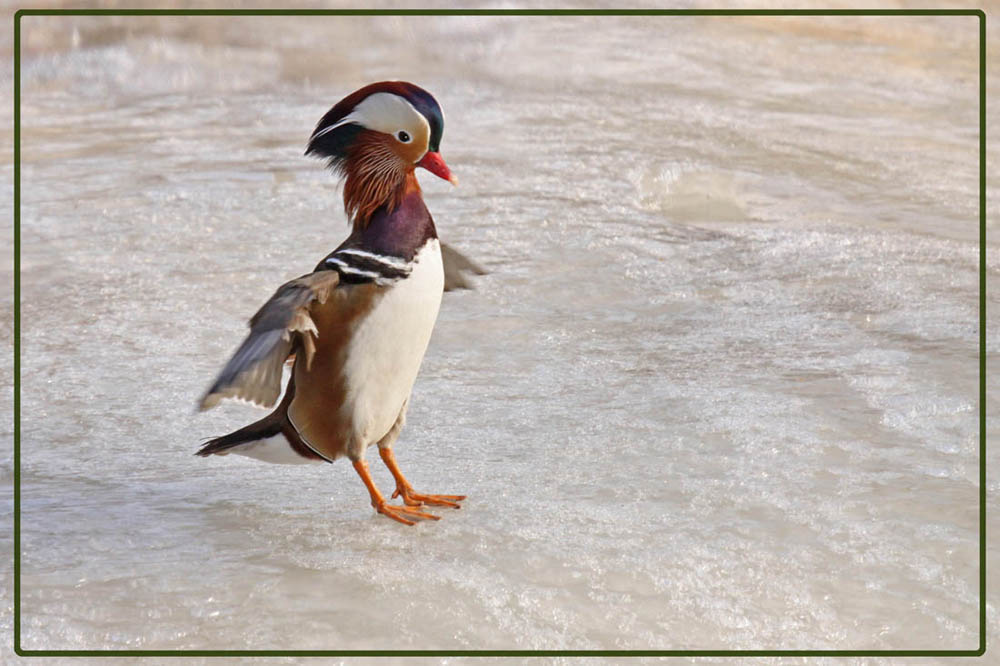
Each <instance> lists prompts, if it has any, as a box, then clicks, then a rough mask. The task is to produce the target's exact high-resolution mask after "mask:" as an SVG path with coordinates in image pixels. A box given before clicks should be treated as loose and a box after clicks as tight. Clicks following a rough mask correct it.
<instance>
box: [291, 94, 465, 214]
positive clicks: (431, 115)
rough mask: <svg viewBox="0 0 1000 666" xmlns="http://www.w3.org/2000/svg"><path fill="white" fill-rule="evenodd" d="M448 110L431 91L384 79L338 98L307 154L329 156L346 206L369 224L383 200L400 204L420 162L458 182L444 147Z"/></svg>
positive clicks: (430, 169) (431, 170) (320, 126)
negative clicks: (339, 177)
mask: <svg viewBox="0 0 1000 666" xmlns="http://www.w3.org/2000/svg"><path fill="white" fill-rule="evenodd" d="M443 132H444V114H443V113H441V107H440V106H438V103H437V100H435V99H434V97H432V96H431V94H430V93H429V92H427V91H426V90H424V89H423V88H420V87H418V86H415V85H413V84H412V83H407V82H405V81H382V82H379V83H372V84H370V85H367V86H365V87H364V88H361V89H360V90H356V91H355V92H353V93H351V94H350V95H348V96H347V97H345V98H344V99H342V100H340V101H339V102H337V103H336V104H335V105H334V106H333V108H332V109H330V110H329V111H327V112H326V115H324V116H323V118H322V119H321V120H320V121H319V124H317V125H316V129H315V130H313V133H312V136H311V137H309V145H308V146H307V147H306V155H315V156H317V157H325V158H327V159H328V165H329V166H330V167H331V168H332V169H334V170H335V171H336V172H337V173H339V174H341V175H342V176H344V178H345V179H346V181H345V183H344V206H345V207H346V209H347V215H348V217H349V218H350V219H351V220H352V221H354V222H355V224H358V223H360V224H366V223H367V221H368V219H369V218H370V217H371V215H372V213H374V212H375V210H376V209H378V208H379V207H380V206H382V205H383V204H388V205H389V206H390V207H393V206H396V205H398V204H399V201H400V199H401V198H402V195H403V194H404V193H405V192H406V191H408V189H409V188H410V187H417V185H416V179H415V178H412V175H413V172H414V169H416V167H418V166H419V167H424V168H425V169H427V170H428V171H430V172H431V173H433V174H434V175H436V176H439V177H441V178H444V179H445V180H447V181H449V182H451V183H452V184H453V185H454V184H457V182H458V180H457V179H456V178H455V176H453V175H452V173H451V170H450V169H449V168H448V165H447V164H445V162H444V159H443V158H442V157H441V153H440V152H438V151H439V148H440V145H441V135H442V133H443Z"/></svg>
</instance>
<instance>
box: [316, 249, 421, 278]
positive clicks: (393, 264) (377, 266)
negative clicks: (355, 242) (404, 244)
mask: <svg viewBox="0 0 1000 666" xmlns="http://www.w3.org/2000/svg"><path fill="white" fill-rule="evenodd" d="M323 264H324V265H325V266H326V267H327V268H330V269H332V270H335V271H337V272H338V273H340V281H341V282H345V283H348V284H359V283H363V282H374V283H375V284H377V285H379V286H383V287H384V286H388V285H390V284H393V283H394V282H397V281H399V280H403V279H405V278H406V277H408V276H409V275H410V271H412V270H413V262H408V261H406V260H405V259H402V258H401V257H394V256H391V255H386V254H376V253H374V252H369V251H367V250H359V249H357V248H344V249H342V250H337V251H336V252H334V253H333V254H331V255H330V256H329V257H327V258H326V259H325V260H324V261H323Z"/></svg>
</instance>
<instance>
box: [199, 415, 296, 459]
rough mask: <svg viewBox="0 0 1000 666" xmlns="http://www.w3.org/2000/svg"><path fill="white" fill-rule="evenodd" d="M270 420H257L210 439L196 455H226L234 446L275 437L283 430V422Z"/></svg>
mask: <svg viewBox="0 0 1000 666" xmlns="http://www.w3.org/2000/svg"><path fill="white" fill-rule="evenodd" d="M269 420H271V419H264V420H261V421H257V422H256V423H251V424H250V425H248V426H246V427H243V428H240V429H239V430H237V431H235V432H231V433H229V434H228V435H223V436H222V437H216V438H214V439H210V440H208V441H207V442H206V443H205V445H204V446H202V447H201V448H200V449H198V451H196V452H195V455H196V456H202V457H208V456H210V455H213V454H218V455H226V453H227V452H228V450H229V449H231V448H233V447H234V446H239V445H240V444H246V443H247V442H253V441H255V440H258V439H267V438H268V437H273V436H274V435H277V434H278V433H280V432H281V422H280V421H277V420H274V421H273V422H271V423H267V421H269Z"/></svg>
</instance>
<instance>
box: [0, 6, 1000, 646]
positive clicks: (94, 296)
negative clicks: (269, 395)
mask: <svg viewBox="0 0 1000 666" xmlns="http://www.w3.org/2000/svg"><path fill="white" fill-rule="evenodd" d="M22 31H23V32H22V34H23V55H24V60H23V65H22V92H23V95H22V102H21V105H22V106H21V110H22V119H23V120H22V127H23V133H22V153H21V156H22V162H21V166H22V170H21V174H22V183H23V190H22V192H23V194H22V196H23V200H22V209H21V234H22V235H21V255H20V256H21V279H22V299H21V313H22V326H21V341H22V347H21V363H22V368H21V396H22V422H21V473H22V502H23V503H22V563H23V570H22V585H23V587H22V590H23V593H22V645H23V647H25V648H28V649H99V648H131V649H175V648H187V649H435V648H437V649H534V648H537V649H560V648H576V649H580V648H593V649H712V648H715V649H719V648H729V649H778V648H789V649H791V648H795V649H820V648H823V649H855V650H863V649H973V648H975V647H977V645H978V608H979V606H978V604H979V601H978V599H979V597H978V571H979V569H978V461H979V457H978V456H979V441H978V409H979V403H978V360H977V359H978V336H979V325H978V298H979V280H978V261H979V242H978V241H979V239H978V196H977V193H978V106H977V100H978V97H977V95H978V78H977V77H978V60H977V57H978V41H977V39H978V24H977V22H976V20H975V19H973V18H969V17H954V18H933V17H909V18H893V19H883V18H847V17H843V18H797V19H789V18H746V19H728V18H704V17H701V18H699V17H663V18H657V19H651V18H582V17H581V18H561V19H554V18H548V19H540V18H468V17H434V18H416V17H406V18H402V17H396V18H393V17H380V18H363V17H358V18H205V17H202V18H148V17H127V18H126V17H100V18H85V17H73V18H70V17H59V18H41V17H28V18H26V19H24V20H23V22H22ZM995 69H996V68H995V67H994V70H995ZM383 78H402V79H409V80H412V81H414V82H417V83H419V84H420V85H423V86H425V87H426V88H428V89H429V90H431V91H432V92H433V93H434V94H435V95H436V96H437V98H438V99H439V101H440V102H441V103H442V105H443V106H444V109H445V113H446V115H447V126H446V131H445V135H444V141H443V144H442V152H443V154H444V155H445V157H446V158H447V160H448V162H449V164H450V165H451V166H452V168H453V169H454V171H455V172H456V173H457V174H458V175H459V177H460V178H461V182H462V184H461V187H459V188H457V189H454V190H453V189H451V188H450V186H448V185H447V184H445V183H442V182H437V181H432V180H431V179H430V178H424V185H425V194H426V199H427V202H428V206H429V208H430V209H431V211H432V213H433V214H434V217H435V219H436V221H437V223H438V228H439V231H440V234H441V236H442V238H443V239H444V240H445V241H447V242H450V243H452V244H453V245H455V246H456V247H458V248H459V249H460V250H462V251H463V252H465V253H467V254H468V255H469V256H471V257H472V258H473V259H475V260H476V261H477V262H479V263H481V264H483V265H484V266H485V267H486V268H488V269H489V271H490V274H489V275H487V276H484V277H482V278H478V279H477V280H476V290H475V291H466V292H457V293H451V294H448V295H446V297H445V300H444V303H443V307H442V312H441V316H440V318H439V320H438V325H437V328H436V331H435V334H434V338H433V340H432V342H431V347H430V350H429V352H428V355H427V358H426V359H425V362H424V366H423V369H422V371H421V374H420V376H419V378H418V380H417V385H416V389H415V392H414V397H413V403H412V408H411V411H410V418H409V423H408V425H407V427H406V429H405V430H404V431H403V435H402V438H401V440H400V442H399V445H398V446H397V454H398V457H399V459H400V463H401V465H402V467H403V469H404V470H405V471H406V472H407V473H408V475H409V476H410V477H411V480H412V481H413V482H414V485H415V486H416V487H417V488H418V489H419V490H423V491H429V492H444V493H453V492H454V493H465V494H468V496H469V499H468V501H467V502H466V503H465V506H464V507H463V509H462V510H461V511H459V512H450V511H442V512H441V513H442V514H443V515H444V517H443V519H442V520H441V521H440V522H438V523H434V524H421V525H419V526H417V527H414V528H407V527H405V526H402V525H398V524H395V523H393V522H391V521H389V520H387V519H385V518H384V517H380V516H376V515H374V513H373V512H372V510H371V508H370V507H369V505H368V499H367V494H366V492H365V490H364V488H363V486H362V485H361V483H360V482H359V480H358V479H357V478H356V476H355V474H354V472H353V471H352V470H351V468H350V466H349V465H347V464H345V463H343V462H339V463H337V464H335V465H323V466H315V467H284V466H273V465H265V464H261V463H258V462H255V461H252V460H247V459H243V458H238V457H235V456H230V457H227V458H214V459H210V460H203V459H200V458H195V457H193V456H192V455H191V454H192V453H193V452H194V450H195V449H196V447H197V445H198V444H199V442H200V441H201V440H202V439H203V438H205V437H208V436H212V435H217V434H221V433H224V432H228V431H229V430H232V429H234V428H236V427H238V426H241V425H243V424H245V423H247V422H248V421H249V420H251V419H254V418H258V417H259V416H260V415H261V414H262V412H260V411H259V410H256V409H254V408H251V407H248V406H244V405H239V404H232V403H229V404H225V405H224V406H222V407H221V408H217V409H216V410H214V411H212V412H209V413H207V414H195V413H194V404H195V400H196V398H197V397H198V396H199V394H200V392H201V391H202V390H203V389H204V388H205V387H206V385H207V383H208V382H209V380H210V379H211V377H212V376H213V374H214V373H215V372H216V371H217V370H218V369H219V367H220V366H221V364H222V363H223V362H224V361H225V359H226V358H227V355H228V354H229V353H230V352H231V351H232V350H233V349H234V347H235V346H236V345H237V344H238V343H239V341H240V340H241V338H242V336H243V334H244V330H245V329H244V325H245V324H244V322H245V320H246V319H247V317H248V316H249V315H250V314H252V313H253V311H254V310H255V309H256V307H258V305H259V304H260V303H261V302H263V300H264V299H266V298H267V297H268V296H269V295H270V294H271V293H272V291H273V290H274V289H275V288H276V287H277V286H278V285H279V284H281V283H282V282H283V281H285V280H287V279H290V278H292V277H295V276H297V275H300V274H302V273H303V272H305V271H307V270H309V269H310V268H311V267H312V266H313V265H314V264H315V262H316V260H317V259H319V258H320V257H322V256H323V255H324V254H325V253H326V252H328V251H329V250H330V249H332V248H333V247H334V246H335V245H336V244H337V243H339V241H340V240H341V239H342V237H343V236H344V235H345V234H346V233H347V228H346V225H345V222H344V219H343V213H342V211H341V205H340V200H339V194H338V192H337V190H336V188H335V186H334V185H333V184H332V179H331V178H330V176H329V174H328V173H326V172H325V171H324V170H323V168H322V164H321V163H319V162H317V161H314V160H310V159H307V158H304V157H303V156H302V150H303V147H304V142H305V139H306V137H307V136H308V134H309V132H310V131H311V129H312V127H313V125H314V124H315V122H316V121H317V120H318V118H319V117H320V116H321V115H322V113H323V112H324V111H325V110H326V109H327V108H328V107H329V105H331V104H332V103H333V102H335V101H337V100H338V99H339V98H340V97H341V96H343V95H345V94H346V93H348V92H350V91H352V90H354V89H355V88H356V87H358V86H360V85H362V84H364V83H367V82H370V81H374V80H379V79H383ZM991 85H992V84H991ZM994 87H995V86H994ZM4 113H7V111H4ZM8 171H9V168H8ZM991 186H992V183H991ZM992 191H993V190H992V189H991V192H992ZM993 199H994V200H995V199H996V198H995V197H993ZM991 206H995V204H991ZM995 212H996V211H995V208H991V213H995ZM992 222H995V214H994V215H992V219H991V223H992ZM990 229H991V230H992V229H993V227H992V226H991V227H990ZM986 250H987V265H988V283H989V286H990V289H991V290H992V292H993V293H995V292H996V285H997V274H998V270H1000V256H998V252H997V246H996V244H995V243H993V242H990V243H989V244H988V245H987V248H986ZM989 307H990V308H996V307H997V304H996V301H995V300H994V297H993V296H992V295H991V301H990V306H989ZM3 325H4V331H5V334H6V335H7V336H8V339H9V338H10V335H11V333H10V331H11V323H10V317H9V316H8V317H5V318H4V320H3ZM988 348H989V350H990V353H991V354H993V353H995V352H996V350H997V348H998V345H997V338H996V331H995V329H992V330H989V331H988ZM2 363H4V364H6V365H5V366H4V367H5V370H6V371H7V373H8V376H9V374H10V370H11V368H10V365H9V361H2ZM994 386H995V382H991V388H993V387H994ZM5 395H6V396H9V395H10V391H9V390H8V391H7V392H6V393H5ZM5 399H7V400H9V397H8V398H5ZM989 407H990V408H991V411H994V410H993V409H992V408H994V407H995V399H994V400H993V401H992V402H991V403H990V404H989ZM995 428H996V426H995V423H991V425H990V433H991V434H992V433H995ZM5 430H6V432H7V434H6V437H7V438H8V439H9V438H10V429H9V428H8V427H7V426H5ZM991 461H992V462H993V463H994V469H995V463H996V462H997V458H996V455H995V454H991ZM372 462H373V469H376V468H377V470H376V473H377V476H376V480H377V482H378V483H379V484H380V485H381V486H382V487H383V488H387V487H389V482H390V478H389V476H388V474H387V473H386V472H384V470H382V469H381V465H380V464H375V463H377V460H374V459H373V461H372ZM3 473H4V478H5V481H6V484H7V485H6V488H8V489H9V486H10V481H11V477H10V474H11V462H10V459H9V458H8V462H7V463H6V465H5V467H4V472H3ZM989 491H990V493H992V497H994V498H995V493H996V491H997V481H996V476H995V473H994V474H993V475H991V477H990V482H989ZM7 492H9V490H8V491H7ZM8 506H9V504H8ZM994 506H995V505H994ZM8 515H9V513H8ZM993 515H994V516H995V515H996V511H995V510H994V513H993ZM991 520H993V521H994V523H993V527H994V529H993V533H994V534H995V533H996V532H997V529H1000V526H998V525H996V523H995V518H991ZM8 543H9V542H8ZM995 569H996V567H994V570H995ZM10 581H11V577H10V573H9V570H8V571H7V572H6V573H5V574H4V578H3V586H4V589H5V593H6V594H7V595H8V597H7V598H8V599H9V594H10V588H11V582H10ZM995 600H996V596H995V591H994V592H993V597H992V601H991V606H990V609H989V617H990V622H991V627H992V628H991V629H990V640H991V641H992V642H994V643H995V642H996V641H997V640H998V639H1000V633H998V632H997V631H996V629H995V627H996V626H997V624H998V623H997V617H996V611H995V606H994V605H992V604H993V603H994V602H995ZM7 621H8V622H9V620H7ZM8 626H9V625H8ZM2 649H3V650H5V651H4V652H2V653H0V654H3V655H5V656H7V657H12V655H11V653H10V651H9V647H7V648H2Z"/></svg>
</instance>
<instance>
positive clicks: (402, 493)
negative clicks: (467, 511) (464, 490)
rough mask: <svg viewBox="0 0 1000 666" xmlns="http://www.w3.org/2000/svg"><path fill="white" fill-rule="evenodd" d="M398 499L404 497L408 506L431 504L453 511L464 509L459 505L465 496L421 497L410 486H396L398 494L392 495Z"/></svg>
mask: <svg viewBox="0 0 1000 666" xmlns="http://www.w3.org/2000/svg"><path fill="white" fill-rule="evenodd" d="M397 497H402V498H403V503H405V504H406V506H422V505H424V504H431V505H433V506H450V507H452V508H453V509H461V508H462V507H461V506H460V505H459V504H458V503H459V502H461V501H462V500H464V499H465V495H421V494H420V493H416V492H413V488H410V487H409V486H402V487H400V486H396V492H394V493H393V494H392V498H393V499H396V498H397Z"/></svg>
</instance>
